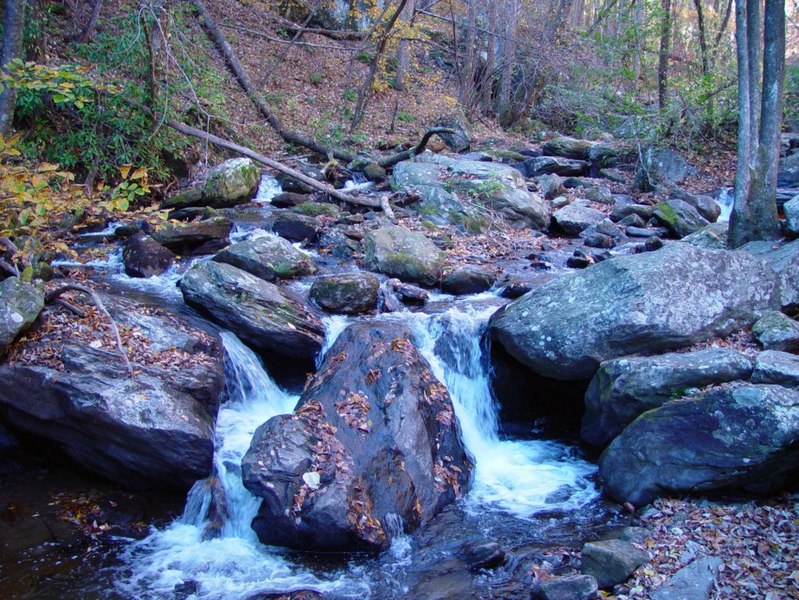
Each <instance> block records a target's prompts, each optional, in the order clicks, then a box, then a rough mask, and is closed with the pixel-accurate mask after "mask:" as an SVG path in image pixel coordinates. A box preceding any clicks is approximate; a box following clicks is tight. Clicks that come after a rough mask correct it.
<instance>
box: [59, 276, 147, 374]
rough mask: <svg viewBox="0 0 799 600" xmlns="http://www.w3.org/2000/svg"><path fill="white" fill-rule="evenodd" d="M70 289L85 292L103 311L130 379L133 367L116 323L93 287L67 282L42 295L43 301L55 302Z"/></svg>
mask: <svg viewBox="0 0 799 600" xmlns="http://www.w3.org/2000/svg"><path fill="white" fill-rule="evenodd" d="M70 290H73V291H76V292H82V293H84V294H86V295H87V296H89V298H91V300H92V302H94V304H95V306H96V307H97V308H98V310H99V311H100V312H101V313H103V314H104V315H105V317H106V318H107V319H108V322H109V323H110V324H111V330H112V331H113V332H114V337H115V338H116V342H117V349H118V350H119V355H120V356H121V357H122V360H124V361H125V367H127V369H128V374H129V375H130V377H131V379H132V378H133V367H132V366H131V365H130V361H129V360H128V353H127V352H125V348H124V346H122V338H121V337H120V336H119V329H118V328H117V324H116V322H115V321H114V317H112V316H111V313H110V312H108V309H107V308H106V307H105V304H103V301H102V300H101V299H100V296H98V295H97V292H95V291H94V290H93V289H91V288H88V287H86V286H84V285H78V284H75V283H68V284H66V285H63V286H61V287H60V288H57V289H55V290H53V291H52V292H49V293H48V294H47V295H46V296H45V297H44V301H45V302H46V303H47V304H50V303H52V302H55V301H56V300H58V298H59V296H61V294H63V293H65V292H69V291H70Z"/></svg>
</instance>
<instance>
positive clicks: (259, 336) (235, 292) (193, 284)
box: [180, 261, 325, 358]
mask: <svg viewBox="0 0 799 600" xmlns="http://www.w3.org/2000/svg"><path fill="white" fill-rule="evenodd" d="M180 291H181V292H182V293H183V299H184V300H185V301H186V303H187V304H189V305H190V306H194V307H195V308H199V309H201V310H203V311H205V312H206V313H208V315H209V316H210V317H211V318H212V319H213V320H214V321H216V322H217V323H219V324H220V325H222V326H223V327H225V328H227V329H230V330H231V331H233V332H234V333H235V334H236V335H238V336H239V337H240V338H241V339H242V340H243V341H244V342H246V343H247V344H249V345H250V346H252V347H253V348H255V349H257V350H266V351H269V352H275V353H277V354H282V355H285V356H292V357H298V358H313V357H314V356H316V354H317V352H319V350H320V348H321V347H322V342H323V341H324V337H325V329H324V326H323V325H322V322H321V321H320V320H319V319H318V318H317V317H315V316H314V315H313V314H311V313H310V312H308V311H307V310H306V309H305V308H303V307H302V306H300V305H299V304H298V303H297V302H295V301H294V300H291V299H290V298H288V297H287V296H285V295H284V294H283V292H281V291H280V288H278V287H277V286H275V285H273V284H271V283H268V282H266V281H264V280H263V279H260V278H259V277H256V276H255V275H251V274H249V273H247V272H246V271H242V270H241V269H238V268H236V267H234V266H232V265H228V264H224V263H218V262H215V261H208V262H204V263H200V264H197V265H195V266H193V267H192V268H191V269H189V271H188V272H187V273H186V274H185V275H184V276H183V279H182V280H181V281H180Z"/></svg>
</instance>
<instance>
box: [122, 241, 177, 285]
mask: <svg viewBox="0 0 799 600" xmlns="http://www.w3.org/2000/svg"><path fill="white" fill-rule="evenodd" d="M175 259H177V256H175V253H174V252H172V251H171V250H169V249H168V248H165V247H164V246H162V245H161V244H159V243H158V242H156V241H155V240H154V239H153V238H151V237H150V236H148V235H145V234H144V233H141V232H139V233H136V234H134V235H132V236H131V237H130V238H128V241H127V243H126V244H125V250H123V252H122V262H123V263H124V264H125V273H126V274H127V275H128V276H129V277H154V276H157V275H161V274H162V273H163V272H164V271H166V270H167V269H168V268H169V267H171V266H172V264H173V263H174V262H175Z"/></svg>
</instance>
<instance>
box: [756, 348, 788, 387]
mask: <svg viewBox="0 0 799 600" xmlns="http://www.w3.org/2000/svg"><path fill="white" fill-rule="evenodd" d="M752 383H773V384H776V385H783V386H785V387H794V388H799V356H797V355H796V354H789V353H788V352H781V351H779V350H766V351H765V352H761V353H760V354H758V355H757V360H755V370H754V373H752Z"/></svg>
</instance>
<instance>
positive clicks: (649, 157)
mask: <svg viewBox="0 0 799 600" xmlns="http://www.w3.org/2000/svg"><path fill="white" fill-rule="evenodd" d="M694 171H695V169H693V168H691V167H689V166H688V163H686V162H685V159H683V157H682V156H680V155H679V154H677V153H676V152H675V151H673V150H669V149H665V148H654V147H651V148H647V149H646V150H645V151H644V155H643V160H642V163H641V165H639V167H638V170H637V171H636V173H635V182H634V185H635V188H636V189H638V190H640V191H642V192H651V191H653V190H654V189H655V188H657V187H658V186H659V185H661V184H677V183H682V182H683V181H685V178H686V177H688V176H689V175H691V174H692V173H693V172H694Z"/></svg>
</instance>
